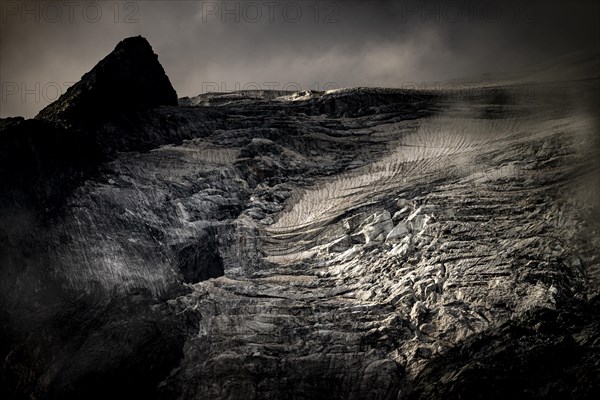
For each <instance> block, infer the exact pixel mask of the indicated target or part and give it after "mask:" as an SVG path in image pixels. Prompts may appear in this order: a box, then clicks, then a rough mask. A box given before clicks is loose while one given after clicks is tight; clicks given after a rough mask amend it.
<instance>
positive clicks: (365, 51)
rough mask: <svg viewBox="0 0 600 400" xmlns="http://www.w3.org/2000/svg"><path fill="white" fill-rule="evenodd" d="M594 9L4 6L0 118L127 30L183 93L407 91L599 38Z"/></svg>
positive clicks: (79, 69)
mask: <svg viewBox="0 0 600 400" xmlns="http://www.w3.org/2000/svg"><path fill="white" fill-rule="evenodd" d="M598 12H599V6H598V5H597V4H596V3H595V2H586V1H580V2H562V1H555V2H547V1H544V2H529V1H506V2H484V1H459V2H446V3H442V2H436V1H426V2H416V1H378V2H369V3H367V2H360V1H275V2H269V1H257V2H250V3H248V2H238V1H209V2H203V1H170V2H166V1H133V2H131V1H130V2H128V1H124V2H112V1H106V2H104V1H96V2H93V1H80V2H61V1H57V2H40V1H37V2H35V1H34V2H32V1H27V2H25V1H5V2H2V3H1V13H2V14H1V16H0V21H1V28H0V81H1V96H0V97H1V98H0V101H1V103H0V117H9V116H24V117H27V118H30V117H33V116H35V115H36V114H37V112H38V111H39V110H41V109H42V108H43V107H44V106H46V105H47V104H49V103H50V102H52V101H53V100H55V99H56V98H58V96H59V95H60V94H61V93H63V92H64V91H65V90H66V89H67V88H68V87H69V86H70V85H71V84H72V83H74V82H76V81H78V80H79V79H80V77H81V76H82V75H83V74H84V73H85V72H87V71H89V70H90V69H91V68H92V67H93V66H94V65H95V64H96V63H97V62H98V61H99V60H100V59H102V58H103V57H104V56H105V55H106V54H108V53H109V52H110V51H111V50H112V49H113V48H114V47H115V45H116V44H117V43H118V42H119V41H120V40H122V39H123V38H125V37H128V36H134V35H142V36H144V37H146V38H147V39H148V41H149V42H150V43H151V45H152V46H153V48H154V51H155V52H156V53H157V54H158V56H159V61H160V62H161V64H162V65H163V67H164V68H165V71H166V72H167V74H168V76H169V78H170V80H171V82H172V83H173V86H174V87H175V89H176V90H177V93H178V95H179V96H180V97H183V96H194V95H197V94H200V93H204V92H210V91H232V90H243V89H256V88H261V89H282V90H283V89H286V90H300V89H302V90H306V89H312V90H324V89H332V88H340V87H358V86H369V87H413V86H415V84H423V83H424V82H433V81H444V80H448V79H453V78H458V77H466V76H474V75H477V74H481V73H486V72H497V71H510V70H518V69H521V68H526V67H529V66H531V65H534V64H536V63H538V62H543V61H546V60H549V59H552V58H554V57H558V56H560V55H562V54H565V53H569V52H572V51H573V50H574V49H586V48H589V47H590V46H594V45H597V38H598V36H599V35H600V31H599V22H598V18H599V17H598Z"/></svg>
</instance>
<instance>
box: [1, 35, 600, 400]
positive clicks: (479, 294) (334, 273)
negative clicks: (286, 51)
mask: <svg viewBox="0 0 600 400" xmlns="http://www.w3.org/2000/svg"><path fill="white" fill-rule="evenodd" d="M147 59H148V60H150V59H152V60H154V61H152V62H149V64H148V62H145V61H144V62H143V63H142V62H141V61H140V60H147ZM106 70H109V71H120V72H119V74H117V76H115V74H113V73H107V74H106V75H103V74H104V72H101V71H106ZM140 70H141V72H139V74H138V71H140ZM99 76H104V77H103V78H98V77H99ZM134 76H139V77H142V79H141V80H136V79H132V77H134ZM123 81H125V82H126V85H125V86H123ZM76 87H80V88H86V90H81V91H80V90H76V89H74V90H73V91H71V92H70V93H67V94H66V95H65V96H63V97H61V99H59V100H58V101H57V103H55V104H53V105H50V106H49V107H48V108H47V109H46V110H44V111H42V112H41V113H40V115H39V116H38V117H37V119H36V120H21V119H8V120H3V121H0V130H1V131H0V141H1V142H0V152H1V153H2V155H3V157H2V161H0V171H1V172H2V177H3V179H2V186H1V189H2V191H1V194H2V196H1V198H0V205H1V209H0V218H1V224H0V246H1V247H0V260H1V265H2V267H1V270H0V274H1V280H0V283H1V286H2V287H1V289H2V290H1V291H0V293H2V294H1V295H0V299H1V300H0V301H1V303H0V304H1V310H2V313H1V315H0V318H1V319H2V331H1V332H0V334H1V335H2V347H1V349H0V351H1V353H2V360H3V366H2V368H3V369H2V390H3V392H4V394H5V395H7V396H9V398H60V399H65V398H66V399H69V398H73V399H75V398H77V399H79V398H92V399H94V398H98V399H100V398H106V397H116V398H124V397H128V396H129V397H131V396H133V397H134V398H140V397H145V398H164V399H196V398H211V399H231V400H233V399H252V398H256V399H259V398H260V399H286V398H289V399H336V398H344V399H417V398H422V399H425V398H457V399H458V398H461V399H465V398H485V399H490V398H498V399H500V398H506V397H507V396H509V395H511V396H517V397H519V396H521V397H523V396H528V397H531V398H578V399H583V398H593V397H594V396H595V395H596V394H597V393H598V382H599V379H600V376H599V373H598V367H599V366H598V357H595V355H597V354H598V349H599V346H600V341H599V331H598V326H599V325H598V323H599V321H598V313H597V312H594V311H595V305H596V303H597V302H598V297H597V295H598V289H597V288H598V283H599V278H600V268H599V265H600V264H599V260H598V249H599V246H600V242H599V238H598V235H597V232H598V228H599V225H598V224H599V222H600V219H599V218H598V211H599V209H598V204H597V199H598V189H599V185H598V180H597V177H598V172H599V170H598V164H597V159H598V155H599V149H600V147H599V144H600V143H599V142H598V136H597V128H598V120H597V117H596V116H595V114H594V112H593V110H594V109H595V107H597V106H598V101H597V93H598V79H591V80H585V81H571V82H569V83H568V84H564V83H563V84H552V85H550V84H544V85H543V86H542V85H534V86H531V85H530V82H528V86H527V90H521V89H522V86H519V85H515V84H511V85H510V86H502V85H498V84H495V85H491V86H485V85H479V86H478V87H477V88H475V89H474V88H463V89H461V90H453V91H452V92H448V91H414V90H395V89H368V88H359V89H343V90H336V91H330V92H303V93H296V94H293V93H280V92H250V93H230V94H209V95H201V96H198V97H196V98H192V99H189V98H184V99H180V100H179V105H175V104H174V100H173V94H174V91H173V89H172V87H171V86H170V84H168V78H166V75H164V71H163V70H162V67H160V64H158V63H157V62H156V57H155V55H154V53H153V52H152V51H151V48H150V47H149V45H147V42H145V40H143V39H141V38H137V39H127V40H126V41H124V42H122V43H121V44H119V46H117V49H115V52H113V53H111V55H109V56H108V57H107V58H106V59H104V60H103V61H101V62H100V64H99V65H98V66H97V67H95V68H94V69H93V70H92V71H91V72H90V73H88V74H86V75H84V77H83V79H82V81H81V82H80V83H78V84H77V85H76ZM532 87H533V88H535V90H531V89H532ZM150 88H151V90H150ZM120 91H125V92H127V93H128V97H127V101H125V102H122V103H119V102H117V103H114V104H113V108H112V109H110V111H109V112H107V113H97V110H98V104H100V103H104V102H105V100H106V96H108V94H109V93H118V92H120ZM148 91H151V92H152V95H151V96H150V97H149V96H147V92H148ZM136 93H137V94H140V96H139V98H138V95H137V94H136ZM141 94H144V95H143V96H142V95H141ZM112 96H114V95H112ZM141 98H143V99H144V100H143V101H139V100H140V99H141ZM90 99H91V100H90ZM69 110H77V111H76V112H75V111H74V113H75V114H76V115H78V116H82V115H83V116H85V115H91V114H95V115H96V116H95V117H94V118H88V117H85V118H83V117H81V118H79V117H76V116H75V114H72V113H71V112H70V111H69Z"/></svg>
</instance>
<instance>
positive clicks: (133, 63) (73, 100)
mask: <svg viewBox="0 0 600 400" xmlns="http://www.w3.org/2000/svg"><path fill="white" fill-rule="evenodd" d="M161 105H177V93H176V92H175V89H173V86H171V82H170V81H169V78H168V77H167V75H166V74H165V71H164V69H163V68H162V66H161V65H160V63H159V62H158V56H157V55H156V54H154V52H153V51H152V47H151V46H150V44H149V43H148V41H147V40H146V39H144V38H143V37H141V36H136V37H130V38H127V39H125V40H123V41H121V42H120V43H119V44H118V45H117V47H116V48H115V49H114V50H113V51H112V52H111V53H110V54H109V55H108V56H106V57H105V58H104V59H103V60H102V61H100V62H99V63H98V64H97V65H96V66H95V67H94V68H93V69H92V70H91V71H89V72H88V73H86V74H85V75H83V77H81V80H80V81H79V82H77V83H76V84H75V85H73V86H72V87H70V88H69V89H68V90H67V91H66V93H65V94H63V95H62V96H60V98H59V99H58V100H56V101H55V102H54V103H52V104H50V105H49V106H48V107H46V108H44V109H43V110H42V111H40V113H39V114H38V115H37V117H36V118H38V119H44V120H51V121H55V122H56V121H62V122H66V121H68V122H70V123H73V122H76V121H77V122H86V123H89V122H90V121H98V120H101V119H103V118H107V117H111V116H114V115H115V114H118V113H122V112H124V111H132V110H143V109H147V108H153V107H156V106H161Z"/></svg>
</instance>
